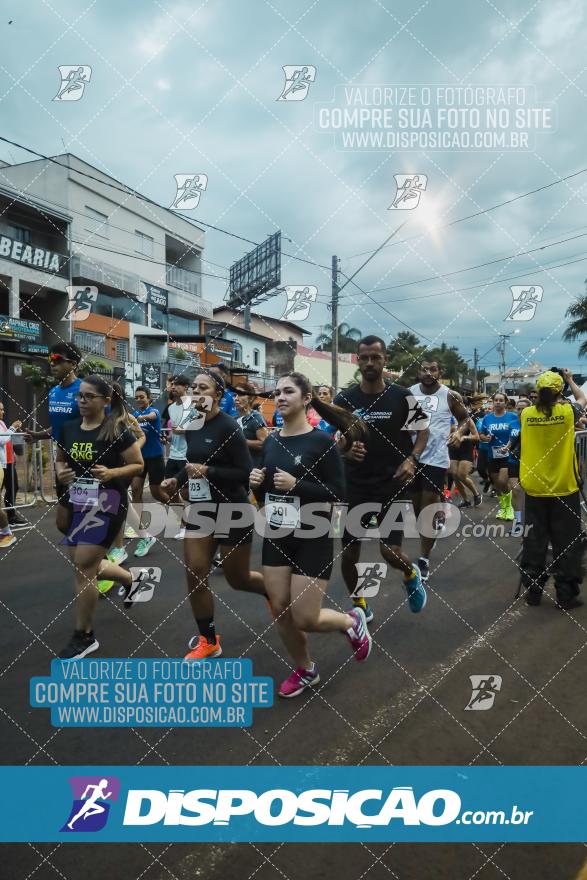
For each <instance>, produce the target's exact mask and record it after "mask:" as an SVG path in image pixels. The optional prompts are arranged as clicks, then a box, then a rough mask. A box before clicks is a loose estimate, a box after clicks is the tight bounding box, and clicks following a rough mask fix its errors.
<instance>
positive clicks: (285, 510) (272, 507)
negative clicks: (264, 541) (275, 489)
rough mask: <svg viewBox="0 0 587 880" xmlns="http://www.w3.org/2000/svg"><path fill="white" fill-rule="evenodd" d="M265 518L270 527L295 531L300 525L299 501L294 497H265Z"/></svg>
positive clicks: (269, 495) (270, 495) (269, 494)
mask: <svg viewBox="0 0 587 880" xmlns="http://www.w3.org/2000/svg"><path fill="white" fill-rule="evenodd" d="M265 516H266V518H267V522H268V523H269V525H272V526H283V527H284V528H291V529H297V528H298V526H299V524H300V499H299V498H298V497H297V496H295V495H272V494H271V493H270V492H268V493H267V494H266V495H265Z"/></svg>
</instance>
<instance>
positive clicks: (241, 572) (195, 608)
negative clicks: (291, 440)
mask: <svg viewBox="0 0 587 880" xmlns="http://www.w3.org/2000/svg"><path fill="white" fill-rule="evenodd" d="M224 392H225V385H224V381H223V379H222V376H220V375H219V374H218V373H212V372H208V371H206V370H202V371H201V372H200V373H198V375H197V376H196V377H195V378H194V381H193V385H192V405H193V409H194V411H195V412H197V416H198V418H197V419H196V420H194V421H192V422H191V423H188V424H185V425H184V429H185V437H186V441H187V452H186V454H187V464H186V466H185V467H184V468H183V470H182V471H180V473H179V474H178V475H177V477H171V478H169V479H167V480H164V482H163V483H162V487H163V489H164V490H166V491H167V492H169V494H170V495H174V494H175V492H177V491H178V489H179V490H180V492H181V495H182V497H183V499H184V500H185V501H189V505H188V507H187V508H186V509H185V512H184V522H185V524H186V525H185V529H186V532H185V541H184V559H185V570H186V576H187V588H188V596H189V600H190V604H191V608H192V613H193V615H194V619H195V621H196V625H197V627H198V635H196V636H194V637H193V638H192V639H190V641H189V647H190V649H191V650H190V651H189V652H188V654H186V657H185V659H186V660H205V659H208V658H211V657H220V655H221V654H222V647H221V644H220V635H219V634H218V633H217V632H216V626H215V622H214V596H213V593H212V591H211V590H210V584H209V575H210V570H211V568H212V561H213V559H214V553H215V551H216V548H217V546H218V545H220V550H221V554H222V561H221V565H222V570H223V572H224V575H225V577H226V580H227V581H228V583H229V584H230V586H231V587H232V588H233V589H235V590H243V591H244V592H247V593H256V594H257V595H259V596H263V597H265V598H267V594H266V593H265V587H264V585H263V576H262V575H261V574H260V573H259V572H257V571H251V570H250V562H251V543H252V540H253V526H252V525H251V523H252V522H253V521H254V516H251V518H250V520H249V524H247V525H245V526H243V525H241V526H238V525H232V524H231V525H230V526H228V527H227V528H226V532H225V530H224V529H223V528H221V523H222V520H223V515H224V512H225V511H228V512H229V513H230V510H229V508H233V507H234V505H240V506H241V509H242V506H243V505H247V504H248V505H250V508H251V512H252V513H253V514H254V507H253V505H252V504H250V502H249V492H248V489H249V474H250V471H251V468H252V462H251V456H250V454H249V450H248V448H247V443H246V440H245V438H244V436H243V433H242V431H241V430H240V428H239V427H238V425H237V424H236V422H235V420H234V418H233V417H232V416H229V415H228V414H227V413H225V412H222V411H221V409H220V401H221V400H222V398H223V396H224ZM211 508H212V509H214V510H215V511H216V517H217V518H216V520H215V521H214V520H210V516H209V515H210V513H211ZM205 513H207V514H208V516H207V517H206V516H205ZM206 521H207V522H206Z"/></svg>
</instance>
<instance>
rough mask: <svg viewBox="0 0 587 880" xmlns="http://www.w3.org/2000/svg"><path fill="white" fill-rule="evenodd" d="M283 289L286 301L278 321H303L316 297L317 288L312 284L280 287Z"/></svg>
mask: <svg viewBox="0 0 587 880" xmlns="http://www.w3.org/2000/svg"><path fill="white" fill-rule="evenodd" d="M280 289H281V290H284V291H285V295H286V297H287V302H286V304H285V308H284V310H283V314H282V316H281V318H280V319H279V320H280V321H291V320H293V321H305V320H306V318H307V317H308V315H309V314H310V309H311V308H312V303H315V302H316V300H317V298H318V288H317V287H314V286H313V285H306V286H305V287H302V286H301V285H298V286H291V285H290V286H287V287H282V288H280Z"/></svg>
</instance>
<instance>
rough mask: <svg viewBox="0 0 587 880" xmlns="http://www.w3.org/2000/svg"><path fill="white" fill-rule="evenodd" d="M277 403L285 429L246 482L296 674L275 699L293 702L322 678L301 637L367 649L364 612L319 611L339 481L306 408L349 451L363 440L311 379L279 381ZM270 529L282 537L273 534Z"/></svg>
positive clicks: (334, 456)
mask: <svg viewBox="0 0 587 880" xmlns="http://www.w3.org/2000/svg"><path fill="white" fill-rule="evenodd" d="M275 400H276V404H277V409H278V411H279V413H280V415H281V416H282V418H283V428H282V429H281V431H280V433H279V434H272V435H271V436H270V437H268V438H267V440H266V441H265V443H264V445H263V467H262V468H255V469H253V470H252V471H251V478H250V481H251V486H252V487H253V489H254V490H255V492H256V494H257V496H258V497H259V498H262V497H264V498H265V515H266V519H267V525H268V528H267V529H266V531H265V537H264V540H263V574H264V577H265V586H266V589H267V593H268V595H269V599H270V601H271V607H272V609H273V613H274V616H275V618H276V623H277V626H278V627H279V631H280V635H281V637H282V639H283V642H284V644H285V646H286V648H287V650H288V651H289V653H290V654H291V656H292V658H293V660H294V663H295V669H294V672H293V673H292V674H291V675H290V676H289V677H288V678H287V679H286V680H285V681H283V682H282V683H281V686H280V688H279V695H280V696H281V697H295V696H297V695H298V694H300V693H301V692H302V691H303V690H305V689H306V688H307V687H310V686H311V685H314V684H317V683H318V682H319V681H320V676H319V675H318V669H317V667H316V664H315V663H313V662H312V660H311V658H310V654H309V651H308V637H307V635H306V633H308V632H341V633H344V634H345V635H346V636H347V638H348V639H349V641H350V643H351V646H352V648H353V652H354V654H355V657H356V659H357V660H358V661H359V662H361V661H363V660H366V659H367V657H368V656H369V653H370V651H371V636H370V635H369V632H368V629H367V622H366V620H365V614H364V612H363V609H362V608H354V609H352V610H351V611H349V612H348V613H341V612H339V611H333V610H331V609H329V608H328V609H327V608H322V599H323V598H324V595H325V593H326V589H327V586H328V579H329V578H330V575H331V572H332V558H333V543H334V542H333V538H332V537H330V534H329V531H330V514H331V511H332V504H333V503H336V502H339V503H340V502H343V500H344V478H343V470H342V461H341V458H340V453H339V451H338V448H337V446H336V444H335V443H334V442H333V441H332V439H331V438H330V437H329V436H328V434H326V433H325V432H324V431H320V430H318V429H317V428H313V427H312V426H311V425H310V424H309V423H308V420H307V418H306V410H307V407H308V406H309V405H310V404H311V405H312V406H313V407H314V409H315V410H316V412H317V413H318V414H319V415H320V416H322V417H323V418H324V419H326V420H327V422H328V423H329V424H331V425H335V426H336V427H337V428H338V429H339V430H341V431H344V432H345V433H344V435H343V442H344V441H346V442H347V444H348V445H349V446H350V444H351V443H352V442H353V441H354V440H358V439H359V436H362V434H361V430H362V427H361V426H362V423H361V422H360V420H359V419H357V418H356V417H355V416H354V415H352V414H351V413H348V412H346V411H345V410H343V409H341V408H339V407H335V406H332V405H328V404H325V403H323V402H321V401H320V400H318V398H315V397H313V395H312V386H311V384H310V381H309V380H308V379H307V378H306V376H303V375H302V374H301V373H290V374H288V375H286V376H282V377H281V378H280V379H279V380H278V382H277V388H276V390H275ZM317 502H320V503H319V504H318V508H320V511H318V510H317V505H316V503H317ZM310 505H311V507H312V510H311V511H310V510H309V509H308V508H309V506H310ZM320 512H322V516H321V517H320V519H322V520H323V521H322V522H321V523H320V528H319V530H318V534H316V533H315V532H314V533H313V527H315V525H316V523H315V521H312V525H309V519H308V517H309V515H310V514H311V513H313V514H317V516H316V519H317V518H318V516H319V515H320ZM272 526H274V527H277V528H278V529H279V530H280V532H281V534H280V535H279V534H278V535H275V536H272V535H271V527H272ZM284 532H287V534H284ZM304 533H305V534H304Z"/></svg>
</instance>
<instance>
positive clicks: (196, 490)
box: [188, 477, 212, 501]
mask: <svg viewBox="0 0 587 880" xmlns="http://www.w3.org/2000/svg"><path fill="white" fill-rule="evenodd" d="M188 497H189V499H190V501H212V495H211V494H210V483H209V482H208V480H207V479H206V477H190V478H189V480H188Z"/></svg>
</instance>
